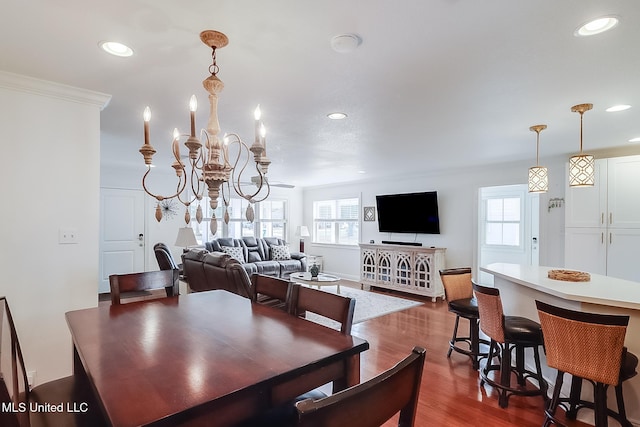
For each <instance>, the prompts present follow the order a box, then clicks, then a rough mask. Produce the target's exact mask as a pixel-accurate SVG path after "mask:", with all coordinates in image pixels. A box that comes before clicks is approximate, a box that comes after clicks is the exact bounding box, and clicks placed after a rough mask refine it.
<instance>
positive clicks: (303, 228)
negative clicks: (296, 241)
mask: <svg viewBox="0 0 640 427" xmlns="http://www.w3.org/2000/svg"><path fill="white" fill-rule="evenodd" d="M298 234H299V235H300V252H304V238H305V237H309V236H310V234H309V229H308V228H307V226H306V225H301V226H299V227H298Z"/></svg>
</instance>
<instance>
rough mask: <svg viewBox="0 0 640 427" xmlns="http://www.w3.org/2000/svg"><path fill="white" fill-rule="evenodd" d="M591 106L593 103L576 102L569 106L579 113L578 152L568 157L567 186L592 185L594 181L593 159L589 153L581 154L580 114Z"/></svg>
mask: <svg viewBox="0 0 640 427" xmlns="http://www.w3.org/2000/svg"><path fill="white" fill-rule="evenodd" d="M592 108H593V104H578V105H574V106H573V107H571V111H573V112H574V113H580V154H578V155H576V156H573V157H571V158H570V159H569V186H570V187H593V185H594V183H595V160H594V158H593V156H592V155H590V154H582V116H583V115H584V113H585V111H589V110H591V109H592Z"/></svg>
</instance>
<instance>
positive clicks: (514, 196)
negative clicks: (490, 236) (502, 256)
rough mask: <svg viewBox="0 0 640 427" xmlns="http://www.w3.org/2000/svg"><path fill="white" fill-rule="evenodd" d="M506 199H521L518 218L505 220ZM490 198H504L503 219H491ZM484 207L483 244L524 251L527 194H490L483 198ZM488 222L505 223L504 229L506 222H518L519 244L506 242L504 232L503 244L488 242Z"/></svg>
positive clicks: (487, 246)
mask: <svg viewBox="0 0 640 427" xmlns="http://www.w3.org/2000/svg"><path fill="white" fill-rule="evenodd" d="M506 199H518V201H519V204H520V206H519V211H520V212H519V218H518V220H505V219H504V211H505V210H504V200H506ZM490 200H502V220H499V221H498V220H489V215H488V204H489V201H490ZM482 209H483V211H484V214H483V223H482V246H483V247H486V248H493V249H508V250H516V251H523V250H524V249H525V247H524V244H525V242H524V240H525V230H524V227H525V217H524V215H525V209H526V200H525V195H523V194H519V193H518V194H515V193H514V194H510V195H505V194H501V195H495V196H492V195H488V196H486V197H484V198H483V200H482ZM488 224H502V225H503V230H504V225H505V224H518V244H517V245H509V244H504V233H503V238H502V243H501V244H493V243H487V226H488Z"/></svg>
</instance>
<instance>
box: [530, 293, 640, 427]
mask: <svg viewBox="0 0 640 427" xmlns="http://www.w3.org/2000/svg"><path fill="white" fill-rule="evenodd" d="M536 307H537V309H538V315H539V317H540V324H541V325H542V335H543V337H544V345H545V350H546V354H547V364H548V365H549V366H550V367H552V368H555V369H557V371H558V372H557V375H556V382H555V387H554V389H553V395H552V398H551V402H550V404H549V406H548V407H547V409H546V410H545V420H544V424H543V426H548V425H550V424H551V423H552V422H553V423H557V419H556V417H555V412H556V410H557V408H558V406H560V405H566V406H567V407H566V409H567V410H566V414H567V418H569V419H575V418H576V414H577V412H578V410H579V409H582V408H591V409H593V410H594V412H595V425H596V426H597V427H604V426H607V425H608V419H607V418H608V416H611V417H612V418H614V419H616V420H617V421H618V423H620V425H622V426H624V427H631V426H632V424H631V422H630V421H629V420H628V419H627V415H626V411H625V407H624V398H623V395H622V383H623V382H624V381H626V380H628V379H630V378H633V377H634V376H635V375H636V374H637V372H636V367H637V365H638V358H637V357H636V356H635V355H634V354H633V353H630V352H628V351H627V349H626V347H624V339H625V335H626V332H627V326H628V324H629V316H620V315H609V314H597V313H586V312H581V311H574V310H568V309H565V308H561V307H556V306H553V305H550V304H546V303H544V302H542V301H536ZM565 373H568V374H571V376H572V378H571V391H570V394H569V397H560V390H561V389H562V383H563V379H564V374H565ZM583 380H586V381H589V382H590V383H591V384H592V385H593V401H587V400H586V399H582V398H581V396H580V394H581V390H582V381H583ZM609 386H614V387H615V394H616V403H617V406H618V411H617V412H615V411H613V410H611V409H608V407H607V389H608V387H609Z"/></svg>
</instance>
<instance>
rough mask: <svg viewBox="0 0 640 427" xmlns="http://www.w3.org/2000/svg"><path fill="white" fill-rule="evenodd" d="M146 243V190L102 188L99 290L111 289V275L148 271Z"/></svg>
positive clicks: (107, 290) (106, 290)
mask: <svg viewBox="0 0 640 427" xmlns="http://www.w3.org/2000/svg"><path fill="white" fill-rule="evenodd" d="M144 245H145V239H144V193H143V192H142V191H140V190H119V189H106V188H105V189H102V190H101V200H100V285H99V288H98V291H99V292H101V293H103V292H109V276H110V275H111V274H120V273H133V272H138V271H144V253H145V247H144Z"/></svg>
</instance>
